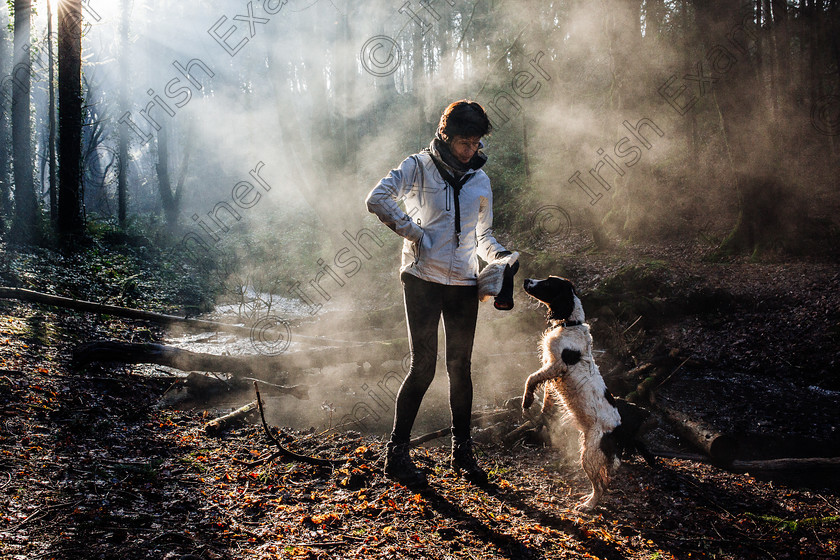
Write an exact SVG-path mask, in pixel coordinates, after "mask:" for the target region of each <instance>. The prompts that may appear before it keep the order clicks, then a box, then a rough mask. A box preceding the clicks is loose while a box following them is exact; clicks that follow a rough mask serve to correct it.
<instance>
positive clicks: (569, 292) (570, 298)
mask: <svg viewBox="0 0 840 560" xmlns="http://www.w3.org/2000/svg"><path fill="white" fill-rule="evenodd" d="M551 280H552V283H553V284H554V286H552V288H553V291H554V292H555V295H554V297H553V298H552V299H551V301H550V302H549V303H548V307H549V309H550V310H551V314H552V316H554V317H557V318H559V319H566V318H567V317H569V316H570V315H571V314H572V312H573V311H574V310H575V285H574V284H572V283H571V282H570V281H568V280H566V279H565V278H560V277H559V276H552V277H551Z"/></svg>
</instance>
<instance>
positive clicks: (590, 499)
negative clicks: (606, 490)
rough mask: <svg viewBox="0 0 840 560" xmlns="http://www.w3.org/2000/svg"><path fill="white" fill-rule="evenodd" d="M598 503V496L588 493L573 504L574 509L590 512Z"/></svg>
mask: <svg viewBox="0 0 840 560" xmlns="http://www.w3.org/2000/svg"><path fill="white" fill-rule="evenodd" d="M597 505H598V498H597V497H595V496H593V495H592V494H590V495H589V496H586V498H584V499H583V500H581V501H580V502H578V503H577V504H576V505H575V508H574V509H575V511H579V512H581V513H590V512H591V511H592V510H593V509H595V506H597Z"/></svg>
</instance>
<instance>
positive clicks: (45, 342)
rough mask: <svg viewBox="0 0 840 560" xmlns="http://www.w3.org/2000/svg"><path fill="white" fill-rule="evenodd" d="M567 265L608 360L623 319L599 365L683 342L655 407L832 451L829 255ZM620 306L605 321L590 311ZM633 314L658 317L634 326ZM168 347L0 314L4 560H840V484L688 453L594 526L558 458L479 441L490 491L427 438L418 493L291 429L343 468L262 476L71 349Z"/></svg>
mask: <svg viewBox="0 0 840 560" xmlns="http://www.w3.org/2000/svg"><path fill="white" fill-rule="evenodd" d="M550 267H551V265H547V267H546V268H547V269H548V270H538V267H533V270H531V271H528V270H526V271H525V273H526V274H531V275H535V276H536V275H537V273H538V272H549V271H551V272H554V271H553V270H551V269H550ZM563 267H564V269H563V270H562V271H557V272H556V273H562V274H565V275H568V276H570V277H572V278H575V280H576V281H577V283H578V287H579V288H580V290H581V292H582V293H589V294H590V296H591V297H589V298H587V299H585V300H584V304H585V305H586V306H587V308H588V309H587V310H588V314H589V316H590V317H592V318H597V319H598V320H597V321H594V322H593V333H594V335H595V337H596V346H597V345H598V340H599V333H600V335H601V336H602V337H603V338H604V339H606V333H607V331H608V329H607V326H608V325H609V324H610V323H611V322H612V323H614V324H617V325H627V327H625V328H626V330H624V331H623V332H624V333H627V334H628V339H627V341H629V342H628V348H627V350H626V353H625V355H622V354H621V352H618V351H617V352H615V353H613V354H612V355H610V354H609V353H608V354H607V355H605V356H604V364H602V366H601V370H602V372H606V371H608V370H612V369H615V366H616V365H620V364H621V363H622V362H624V365H625V366H626V367H632V366H633V365H636V364H637V363H641V362H644V361H645V359H646V358H649V357H651V356H654V355H656V354H657V353H661V352H663V351H664V352H666V353H667V352H668V351H671V350H673V349H679V356H683V355H684V356H686V357H690V358H691V362H690V363H689V364H688V365H687V366H686V367H685V368H682V369H680V370H679V371H677V372H675V374H674V376H673V378H672V379H669V380H668V383H667V385H665V386H663V387H662V388H661V389H660V390H659V391H658V397H661V398H662V399H664V400H667V401H668V402H669V403H678V404H679V407H680V409H681V410H683V411H684V412H687V413H690V414H692V415H693V416H695V417H698V418H700V419H702V420H704V421H707V422H709V423H712V424H714V425H715V427H716V428H718V429H719V430H721V431H726V432H729V433H735V434H737V435H738V437H739V440H740V441H741V443H742V454H743V455H742V456H740V458H745V459H770V458H779V457H796V456H800V457H801V456H811V457H816V456H823V457H837V456H840V433H838V431H840V428H838V426H840V413H838V409H839V408H838V406H837V402H838V398H839V397H840V374H838V373H837V371H838V369H840V368H838V358H839V357H840V356H839V355H838V348H840V290H838V286H840V266H839V265H838V264H837V263H835V262H827V261H826V260H825V259H817V260H807V259H805V260H803V259H798V260H794V259H777V260H765V261H762V262H750V261H748V260H744V259H740V260H739V259H733V260H729V261H727V262H723V263H721V262H717V263H715V262H709V261H708V260H704V258H703V251H702V250H699V249H697V248H696V247H693V246H690V245H686V246H682V245H670V246H667V247H651V246H646V247H644V248H623V249H622V250H621V251H620V252H619V251H615V252H614V253H612V254H594V255H593V254H577V255H571V256H569V257H568V258H565V259H564V260H563ZM71 276H72V275H71ZM21 277H22V276H21V275H18V276H17V279H18V280H19V279H20V278H21ZM41 277H42V276H41V275H39V274H35V273H33V274H32V275H31V278H32V279H33V282H32V283H31V284H30V285H27V286H25V287H30V286H31V287H33V288H35V289H38V288H41V289H43V290H44V291H48V290H47V288H48V287H45V286H39V285H38V283H37V281H36V280H37V279H38V278H41ZM523 277H524V276H523ZM3 281H4V282H9V281H10V279H9V278H8V277H5V278H3ZM635 281H640V282H639V283H640V284H642V285H643V286H644V290H646V293H644V294H642V295H643V296H644V297H641V298H637V299H632V298H630V297H629V296H628V294H630V293H631V292H632V294H634V295H636V296H637V295H639V290H638V289H634V288H633V287H632V286H631V283H632V282H635ZM622 294H624V295H623V296H622ZM624 296H627V297H624ZM610 298H613V301H614V302H615V305H614V306H613V308H614V312H613V315H610V314H609V313H607V311H605V310H599V309H598V308H599V306H600V305H607V303H604V302H609V301H610ZM615 298H618V299H615ZM517 301H518V303H517V305H519V306H520V308H521V307H523V306H526V304H525V303H524V302H520V301H519V300H517ZM619 303H622V305H624V307H622V306H621V305H619ZM631 304H632V305H631ZM628 306H630V307H628ZM651 306H652V307H651ZM531 313H533V310H531ZM636 313H639V314H640V315H639V316H640V317H641V316H643V315H644V316H646V317H648V318H650V319H646V320H644V321H642V322H634V321H635V315H636ZM608 316H609V317H610V318H608ZM656 317H658V319H654V318H656ZM631 327H632V328H631ZM532 334H533V333H532ZM629 335H633V336H632V337H629ZM162 337H163V332H162V331H161V330H160V329H158V328H157V327H155V326H152V325H149V324H147V323H143V322H140V321H129V320H122V319H118V318H114V317H94V316H91V315H86V314H83V313H76V312H69V311H65V310H57V309H54V308H44V307H38V306H35V305H31V304H24V303H19V302H15V301H3V300H0V426H2V427H1V428H0V558H3V559H10V560H11V559H15V560H18V559H20V560H23V559H27V560H34V559H39V558H45V559H46V558H56V559H62V560H65V559H66V560H71V559H73V560H76V559H98V558H106V559H141V558H144V559H145V558H149V559H167V560H172V559H180V558H185V559H193V560H194V559H195V558H203V559H206V560H210V559H231V560H234V559H236V560H239V559H243V560H244V559H246V558H247V559H249V560H251V559H253V560H257V559H264V558H265V559H267V558H365V559H367V558H383V559H384V558H393V559H399V558H436V559H437V558H441V559H442V558H452V559H454V558H471V559H495V558H511V559H513V558H516V559H520V558H521V559H529V558H534V559H536V558H546V559H547V558H608V559H618V558H632V559H665V558H678V559H686V558H726V559H746V558H773V559H781V558H793V557H804V558H835V557H837V556H838V554H840V484H838V482H837V481H838V480H840V476H838V474H840V473H838V472H837V471H836V470H834V471H808V472H805V471H803V472H792V473H791V472H787V473H785V475H784V476H771V475H769V474H767V473H734V472H730V471H728V470H726V469H722V468H718V467H715V466H712V465H710V464H707V463H705V462H701V461H695V460H687V459H681V458H664V457H663V458H660V459H659V460H658V463H659V465H658V468H652V467H651V466H648V465H647V464H646V463H645V462H644V461H642V460H641V459H640V458H631V459H629V460H626V461H624V462H623V463H622V466H621V467H620V469H619V470H618V472H617V473H616V475H615V477H614V479H613V481H612V484H611V486H610V488H609V490H608V492H607V494H606V495H605V496H604V498H603V500H602V502H601V504H600V505H599V506H598V507H597V508H596V509H595V510H594V511H593V512H590V513H581V512H579V511H577V510H575V505H576V504H577V502H578V501H579V500H580V499H581V497H582V496H583V495H584V494H585V493H586V492H587V483H586V479H585V477H584V475H583V474H582V471H581V470H580V467H579V466H578V465H576V464H575V462H574V460H572V459H570V458H568V457H566V456H564V455H561V454H558V452H557V450H555V449H552V448H549V447H543V446H540V445H536V444H524V443H521V442H520V443H518V444H517V445H514V446H512V447H504V446H502V445H501V444H500V443H494V442H488V443H482V444H481V445H480V446H479V449H478V455H479V460H480V462H481V463H482V464H483V465H484V466H485V467H486V468H487V469H488V470H489V472H490V480H491V484H490V485H488V486H487V487H483V488H478V487H476V486H473V485H471V484H469V483H466V482H465V481H463V480H462V479H460V478H459V477H457V476H456V475H454V474H453V473H452V472H451V470H450V469H449V468H448V465H447V459H448V449H447V448H446V447H445V446H441V445H436V444H434V443H433V444H432V445H430V446H428V447H424V448H421V449H418V450H416V452H415V458H416V459H417V460H418V462H419V464H420V465H422V466H423V467H424V468H426V469H427V470H428V473H429V478H430V487H429V488H428V489H427V490H423V491H420V492H415V491H412V490H410V489H408V488H405V487H403V486H401V485H399V484H395V483H393V482H392V481H390V480H389V479H387V478H385V477H383V476H382V474H381V468H382V459H383V453H384V442H383V441H382V439H381V438H379V437H376V436H372V435H365V434H360V433H357V432H351V431H336V430H330V431H320V430H315V431H313V430H308V431H295V430H291V429H286V428H284V429H281V430H280V432H279V434H280V435H279V437H280V439H281V440H282V441H283V442H284V444H285V445H287V446H288V447H289V448H290V449H292V450H293V451H296V452H298V453H303V454H307V455H311V456H318V457H349V461H348V462H347V463H346V464H345V465H343V466H340V467H337V468H335V469H329V468H324V467H317V466H310V465H306V464H301V463H295V462H284V461H283V460H280V459H275V460H272V461H267V462H261V463H260V462H258V460H259V459H260V458H265V457H266V456H268V455H269V454H270V453H271V452H272V451H273V448H272V445H271V443H270V442H268V441H267V439H266V437H265V435H264V433H263V431H262V429H261V428H259V427H257V426H256V425H246V426H242V427H238V428H235V429H232V430H229V431H227V432H224V433H222V434H221V435H219V436H216V437H211V436H208V435H206V434H205V432H204V430H203V429H202V427H203V425H204V423H205V422H206V421H207V420H208V419H210V417H211V416H212V414H211V413H209V412H207V411H200V410H192V411H190V410H181V411H179V410H171V409H166V408H161V407H157V406H156V403H157V402H158V399H159V398H160V396H161V394H162V393H163V392H164V391H165V390H166V388H167V387H168V386H169V384H170V382H171V381H170V380H168V377H164V376H162V377H159V378H158V377H155V376H150V375H148V368H142V367H140V366H123V365H116V364H94V365H92V366H87V367H85V368H84V369H81V370H78V369H76V368H74V367H73V365H72V364H71V360H70V352H71V350H72V348H73V346H74V345H75V344H77V343H80V342H86V341H89V340H93V339H98V338H108V339H113V340H123V341H131V342H146V341H158V340H161V339H162ZM628 360H631V361H630V362H629V363H628ZM626 367H625V369H626ZM313 406H317V405H313ZM668 437H669V436H667V435H661V436H659V438H658V439H656V438H654V439H653V440H652V443H651V447H653V448H654V449H655V450H659V449H660V446H664V445H667V444H668V443H669V442H668V441H667V439H668ZM672 443H673V442H672ZM674 448H679V444H677V443H674ZM189 555H193V556H189Z"/></svg>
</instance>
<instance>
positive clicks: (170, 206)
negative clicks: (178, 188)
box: [155, 123, 178, 231]
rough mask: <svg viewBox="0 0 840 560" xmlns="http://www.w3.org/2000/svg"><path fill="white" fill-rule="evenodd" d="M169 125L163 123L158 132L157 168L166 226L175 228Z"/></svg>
mask: <svg viewBox="0 0 840 560" xmlns="http://www.w3.org/2000/svg"><path fill="white" fill-rule="evenodd" d="M168 128H169V125H168V124H167V123H163V124H162V125H161V127H160V130H158V134H157V162H156V163H155V170H156V171H157V176H158V192H159V193H160V202H161V206H162V207H163V215H164V216H165V217H166V226H167V227H168V228H169V229H170V230H173V231H174V230H175V228H176V227H177V226H178V208H177V207H176V204H175V197H174V196H173V194H172V181H171V179H170V178H169V131H168Z"/></svg>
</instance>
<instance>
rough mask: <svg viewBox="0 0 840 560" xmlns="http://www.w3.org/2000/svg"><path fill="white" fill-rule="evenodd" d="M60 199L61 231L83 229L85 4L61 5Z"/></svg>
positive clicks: (76, 0)
mask: <svg viewBox="0 0 840 560" xmlns="http://www.w3.org/2000/svg"><path fill="white" fill-rule="evenodd" d="M58 114H59V123H58V126H59V149H58V157H59V162H60V164H61V167H60V168H59V197H58V230H59V231H60V232H62V233H76V232H79V231H80V230H81V229H82V214H81V196H80V190H81V151H82V2H81V0H64V1H63V2H61V3H60V4H59V5H58Z"/></svg>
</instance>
